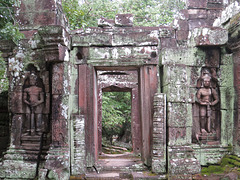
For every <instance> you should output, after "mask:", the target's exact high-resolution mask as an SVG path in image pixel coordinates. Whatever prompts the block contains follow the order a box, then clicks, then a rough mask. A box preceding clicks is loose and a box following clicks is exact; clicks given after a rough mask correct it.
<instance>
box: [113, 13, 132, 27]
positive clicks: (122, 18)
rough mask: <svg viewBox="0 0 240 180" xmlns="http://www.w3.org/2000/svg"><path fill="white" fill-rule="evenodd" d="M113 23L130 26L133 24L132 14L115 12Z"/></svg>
mask: <svg viewBox="0 0 240 180" xmlns="http://www.w3.org/2000/svg"><path fill="white" fill-rule="evenodd" d="M115 25H116V26H124V27H129V26H130V27H131V26H133V15H132V14H117V15H116V16H115Z"/></svg>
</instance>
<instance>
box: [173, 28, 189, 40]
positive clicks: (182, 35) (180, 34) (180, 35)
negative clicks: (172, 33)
mask: <svg viewBox="0 0 240 180" xmlns="http://www.w3.org/2000/svg"><path fill="white" fill-rule="evenodd" d="M176 38H177V40H180V41H182V40H187V39H188V31H185V30H184V31H182V30H178V31H176Z"/></svg>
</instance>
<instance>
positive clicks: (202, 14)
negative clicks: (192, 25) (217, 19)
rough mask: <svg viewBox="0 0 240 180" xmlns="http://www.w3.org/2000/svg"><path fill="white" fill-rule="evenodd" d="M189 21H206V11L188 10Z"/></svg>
mask: <svg viewBox="0 0 240 180" xmlns="http://www.w3.org/2000/svg"><path fill="white" fill-rule="evenodd" d="M188 14H189V19H206V18H207V11H206V10H205V9H189V10H188Z"/></svg>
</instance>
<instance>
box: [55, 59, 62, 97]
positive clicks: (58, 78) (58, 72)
mask: <svg viewBox="0 0 240 180" xmlns="http://www.w3.org/2000/svg"><path fill="white" fill-rule="evenodd" d="M63 76H64V64H63V63H58V64H55V65H54V66H53V72H52V94H63V81H64V78H63Z"/></svg>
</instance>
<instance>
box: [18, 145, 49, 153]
mask: <svg viewBox="0 0 240 180" xmlns="http://www.w3.org/2000/svg"><path fill="white" fill-rule="evenodd" d="M22 147H23V149H24V150H35V151H39V149H40V143H39V144H27V143H23V144H22ZM48 149H49V146H43V147H42V150H48Z"/></svg>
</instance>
